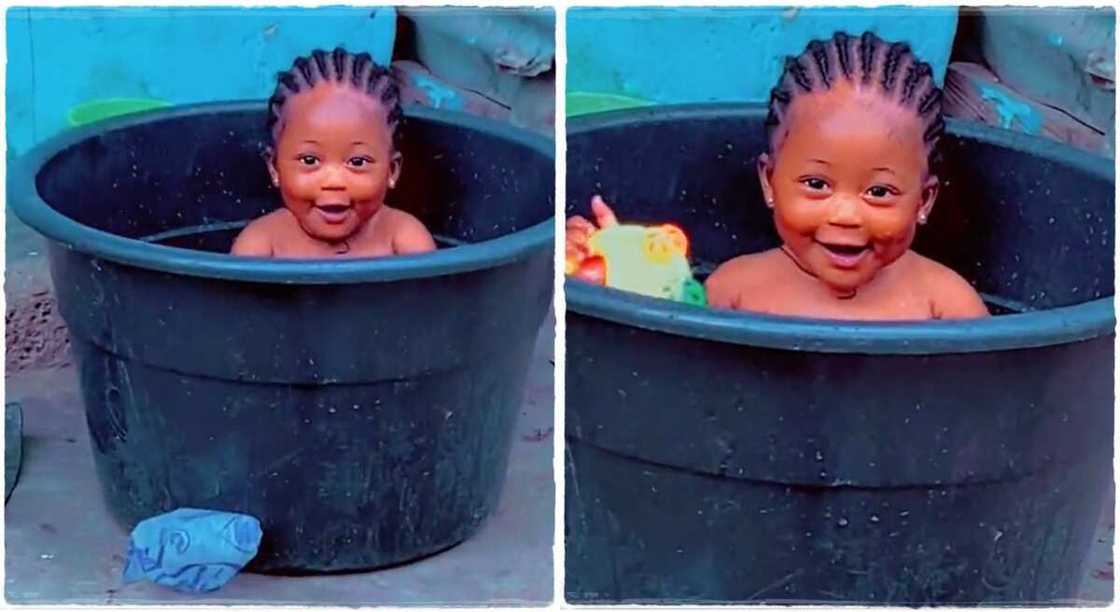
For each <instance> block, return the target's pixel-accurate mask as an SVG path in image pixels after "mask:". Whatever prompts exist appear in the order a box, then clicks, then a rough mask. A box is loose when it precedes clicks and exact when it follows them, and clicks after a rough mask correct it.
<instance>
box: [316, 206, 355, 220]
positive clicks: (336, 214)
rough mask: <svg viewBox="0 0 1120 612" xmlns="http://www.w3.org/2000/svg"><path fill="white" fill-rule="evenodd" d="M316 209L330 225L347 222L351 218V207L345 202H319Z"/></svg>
mask: <svg viewBox="0 0 1120 612" xmlns="http://www.w3.org/2000/svg"><path fill="white" fill-rule="evenodd" d="M315 210H317V211H319V216H320V217H322V219H323V220H324V221H326V222H327V223H329V224H330V225H339V224H341V223H345V222H346V220H347V219H349V218H350V207H349V206H347V205H345V204H318V205H316V206H315Z"/></svg>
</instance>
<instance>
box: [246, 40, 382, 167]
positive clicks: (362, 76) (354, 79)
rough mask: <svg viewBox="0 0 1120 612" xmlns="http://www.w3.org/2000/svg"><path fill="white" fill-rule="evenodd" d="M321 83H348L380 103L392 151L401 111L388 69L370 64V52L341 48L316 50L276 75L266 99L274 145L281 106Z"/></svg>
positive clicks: (297, 59) (376, 64)
mask: <svg viewBox="0 0 1120 612" xmlns="http://www.w3.org/2000/svg"><path fill="white" fill-rule="evenodd" d="M322 82H333V83H342V84H348V85H350V86H351V87H353V88H354V89H356V90H358V91H360V92H363V93H365V94H366V95H368V96H370V97H372V98H374V99H375V100H377V101H378V102H380V103H381V104H382V105H383V106H384V108H385V111H386V121H387V122H388V124H389V132H390V133H391V134H392V144H393V149H394V150H396V149H397V148H398V147H397V145H398V142H399V135H398V134H399V131H398V130H397V126H398V125H399V124H400V123H401V120H402V118H403V116H404V111H403V110H402V109H401V103H400V97H401V96H400V89H399V88H398V87H397V83H396V79H394V78H393V75H392V73H391V72H390V71H389V69H388V68H385V67H384V66H381V65H380V64H378V63H377V62H375V61H373V58H371V57H370V55H369V53H358V54H357V55H354V54H351V53H349V52H347V51H346V50H345V49H343V48H342V47H338V48H336V49H335V50H334V51H331V52H330V53H328V52H326V51H323V50H322V49H316V50H314V51H312V52H311V55H309V56H307V57H297V58H296V59H295V61H294V62H292V67H291V68H290V69H289V70H288V71H287V72H280V73H277V75H276V90H275V91H274V92H273V94H272V97H271V98H269V99H268V121H267V127H268V131H269V133H270V134H272V139H273V141H274V142H275V140H276V138H277V137H278V136H279V135H280V134H279V129H278V128H279V127H280V126H281V117H282V115H281V113H283V111H284V103H285V102H287V101H288V99H290V98H291V97H292V96H294V95H296V94H298V93H300V92H304V91H307V90H309V89H311V88H312V87H314V86H315V85H317V84H319V83H322Z"/></svg>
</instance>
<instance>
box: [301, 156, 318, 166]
mask: <svg viewBox="0 0 1120 612" xmlns="http://www.w3.org/2000/svg"><path fill="white" fill-rule="evenodd" d="M299 163H301V164H303V165H305V166H314V165H315V164H317V163H319V158H318V157H315V156H314V155H300V156H299Z"/></svg>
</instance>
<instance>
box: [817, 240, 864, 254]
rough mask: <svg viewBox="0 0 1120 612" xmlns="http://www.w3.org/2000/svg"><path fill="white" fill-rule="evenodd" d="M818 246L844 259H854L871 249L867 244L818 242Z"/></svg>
mask: <svg viewBox="0 0 1120 612" xmlns="http://www.w3.org/2000/svg"><path fill="white" fill-rule="evenodd" d="M817 244H819V245H821V246H823V247H824V248H826V249H828V250H829V251H832V252H833V253H836V254H837V255H841V256H844V257H854V256H856V255H859V254H860V253H863V252H864V251H866V250H867V249H868V248H869V247H868V245H866V244H831V243H828V242H818V243H817Z"/></svg>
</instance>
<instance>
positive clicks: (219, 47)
mask: <svg viewBox="0 0 1120 612" xmlns="http://www.w3.org/2000/svg"><path fill="white" fill-rule="evenodd" d="M7 29H8V67H7V135H8V155H9V157H11V156H13V155H19V154H20V153H21V152H23V151H26V150H27V149H28V148H29V147H30V146H32V145H33V144H35V143H37V142H40V141H42V140H44V139H46V138H48V137H50V136H52V135H54V134H56V133H58V132H59V131H60V130H63V129H66V128H67V127H68V123H67V115H68V114H69V112H70V109H72V108H74V107H75V106H78V105H79V104H82V103H84V102H89V101H91V100H96V99H103V98H155V99H159V100H163V101H166V102H169V103H172V104H189V103H196V102H204V101H213V100H233V99H262V100H263V99H265V98H267V97H268V96H269V95H271V93H272V89H273V87H274V85H275V81H274V78H275V74H276V72H278V71H280V70H285V69H287V68H288V67H289V66H290V65H291V62H292V60H293V59H294V58H295V57H296V56H298V55H305V54H307V53H308V52H310V51H311V50H312V49H315V48H317V47H318V48H323V49H333V48H334V47H336V46H338V45H342V46H344V47H346V48H347V49H350V50H362V51H367V52H369V53H370V54H371V55H373V56H374V58H375V59H377V60H378V61H379V62H382V63H386V62H388V61H389V59H390V55H391V54H392V50H393V40H394V37H395V34H396V11H395V10H394V9H393V8H378V7H362V8H351V7H327V8H320V9H298V8H284V9H276V8H267V9H234V8H112V9H98V8H88V9H87V8H62V9H49V8H23V7H13V8H9V9H8V11H7ZM262 112H263V108H262Z"/></svg>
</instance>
